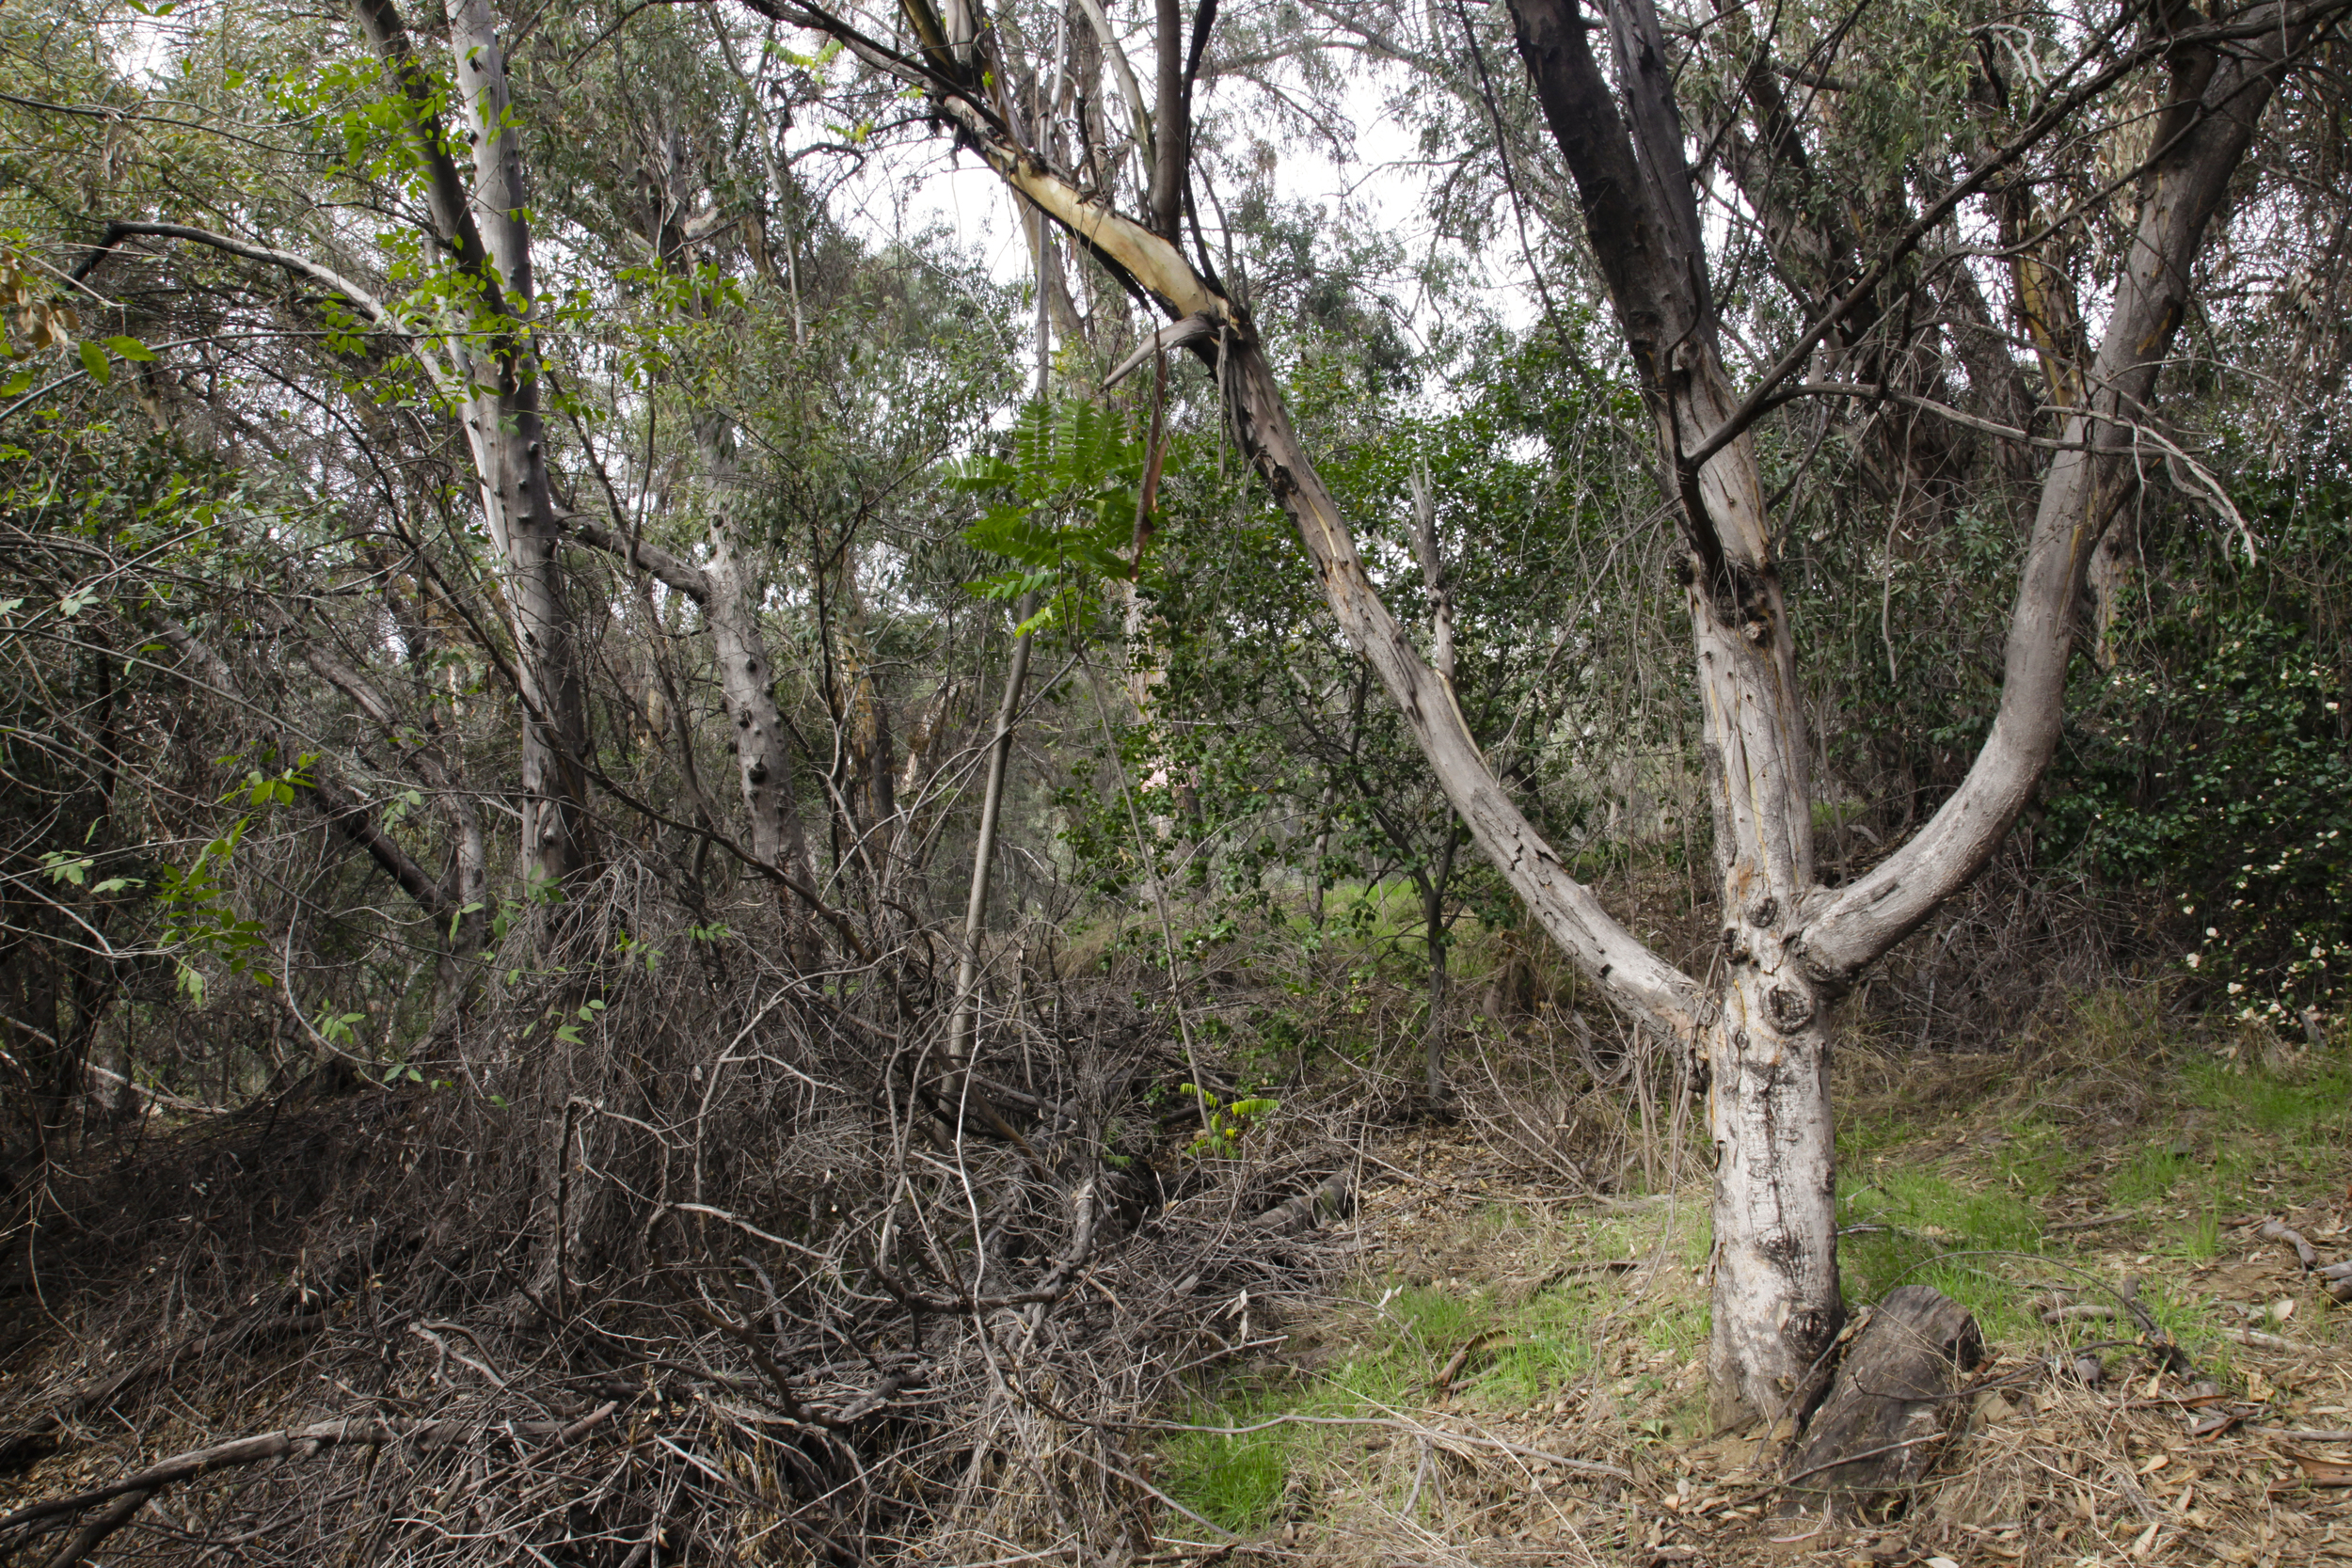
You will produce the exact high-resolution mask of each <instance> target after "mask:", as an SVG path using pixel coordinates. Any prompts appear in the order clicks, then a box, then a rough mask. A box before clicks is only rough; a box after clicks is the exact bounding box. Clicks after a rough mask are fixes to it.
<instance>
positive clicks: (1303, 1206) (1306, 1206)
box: [1251, 1171, 1349, 1236]
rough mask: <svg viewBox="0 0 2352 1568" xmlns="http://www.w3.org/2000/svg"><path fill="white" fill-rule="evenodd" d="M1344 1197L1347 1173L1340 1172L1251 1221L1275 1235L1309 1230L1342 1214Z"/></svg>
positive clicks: (1347, 1191) (1345, 1210)
mask: <svg viewBox="0 0 2352 1568" xmlns="http://www.w3.org/2000/svg"><path fill="white" fill-rule="evenodd" d="M1348 1196H1349V1182H1348V1180H1347V1173H1346V1172H1345V1171H1340V1172H1338V1173H1336V1174H1334V1175H1331V1176H1327V1177H1325V1178H1324V1179H1323V1181H1322V1183H1321V1185H1319V1186H1317V1187H1316V1188H1315V1189H1314V1190H1313V1191H1311V1192H1305V1193H1301V1194H1299V1195H1298V1196H1296V1197H1294V1198H1288V1199H1285V1200H1284V1201H1282V1202H1280V1203H1278V1204H1276V1205H1275V1206H1274V1207H1273V1208H1271V1209H1269V1210H1267V1211H1266V1212H1264V1213H1263V1214H1260V1215H1259V1216H1258V1217H1257V1219H1256V1220H1254V1221H1253V1222H1251V1223H1253V1224H1254V1225H1256V1227H1258V1228H1259V1229H1261V1230H1270V1231H1272V1232H1274V1234H1276V1235H1278V1236H1288V1235H1291V1234H1293V1233H1294V1232H1296V1231H1300V1230H1309V1229H1312V1228H1313V1227H1315V1226H1317V1225H1320V1224H1322V1223H1323V1222H1324V1221H1326V1220H1332V1219H1337V1218H1338V1217H1339V1216H1341V1215H1342V1214H1344V1213H1346V1212H1347V1200H1348Z"/></svg>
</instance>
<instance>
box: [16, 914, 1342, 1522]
mask: <svg viewBox="0 0 2352 1568" xmlns="http://www.w3.org/2000/svg"><path fill="white" fill-rule="evenodd" d="M609 882H610V885H609V886H608V887H607V888H606V889H605V896H603V897H601V898H599V899H597V900H596V901H593V902H589V903H587V904H586V908H587V909H588V910H589V911H593V912H591V913H585V914H574V915H571V916H570V917H569V918H568V919H565V918H563V911H550V912H548V913H547V914H545V915H544V916H543V925H542V927H541V928H539V929H536V930H532V931H522V932H518V933H516V937H515V938H514V939H513V941H514V942H515V943H516V947H515V948H514V950H517V951H522V950H529V951H533V952H535V954H536V955H537V957H536V960H535V962H533V963H532V964H529V965H517V964H514V963H512V962H511V961H510V962H509V963H508V964H507V965H506V966H505V967H503V968H499V969H491V968H488V967H487V966H485V970H484V971H483V973H482V974H479V975H478V976H476V977H475V980H474V982H473V987H474V989H473V991H472V999H471V1001H470V1002H469V1005H468V1006H467V1007H466V1009H465V1010H464V1012H463V1013H462V1015H461V1016H460V1017H459V1018H458V1019H457V1021H456V1022H454V1023H453V1025H452V1026H451V1028H450V1029H449V1030H448V1031H447V1032H446V1034H445V1037H442V1038H440V1039H438V1040H437V1042H436V1047H435V1050H434V1051H433V1052H432V1053H429V1054H420V1055H419V1056H418V1057H417V1058H416V1059H414V1060H412V1061H411V1062H410V1063H408V1064H406V1065H405V1068H404V1069H401V1070H400V1071H398V1072H396V1073H395V1074H394V1079H395V1081H394V1082H392V1083H390V1084H385V1083H382V1082H378V1081H373V1079H360V1078H358V1077H357V1076H356V1075H355V1073H354V1072H353V1071H352V1070H351V1069H350V1068H349V1066H348V1065H347V1064H337V1063H334V1062H332V1061H329V1062H327V1063H326V1064H324V1065H323V1066H322V1068H321V1069H320V1070H319V1071H317V1072H314V1073H312V1074H311V1075H310V1077H309V1078H307V1079H305V1080H303V1081H301V1082H300V1083H297V1084H295V1085H293V1086H291V1087H290V1088H288V1089H287V1090H286V1091H285V1092H283V1093H279V1094H277V1095H274V1096H272V1097H271V1098H269V1099H268V1100H267V1101H262V1102H259V1103H256V1104H254V1105H252V1106H250V1107H247V1108H246V1109H243V1110H241V1111H238V1112H237V1113H235V1114H233V1115H229V1116H222V1117H204V1118H188V1119H186V1120H184V1121H183V1122H181V1123H180V1124H177V1125H174V1124H172V1123H171V1122H170V1121H169V1119H168V1118H167V1117H160V1115H159V1116H158V1117H151V1118H150V1120H149V1121H148V1122H146V1123H144V1124H142V1130H141V1131H140V1132H139V1135H138V1136H137V1137H135V1138H134V1139H131V1140H129V1141H127V1142H125V1143H123V1144H122V1145H120V1146H119V1148H118V1150H117V1154H116V1158H115V1160H114V1163H113V1164H111V1165H110V1166H103V1167H101V1168H92V1169H87V1170H84V1171H81V1172H66V1171H63V1170H55V1171H52V1172H51V1173H50V1175H49V1177H48V1181H49V1187H48V1192H49V1196H48V1198H47V1200H46V1201H45V1203H44V1205H43V1206H42V1207H41V1208H40V1223H39V1224H38V1225H30V1226H22V1227H19V1234H18V1235H16V1236H15V1237H14V1238H12V1247H13V1252H12V1256H13V1259H14V1267H15V1271H16V1273H15V1283H16V1286H17V1291H16V1293H15V1294H14V1295H13V1296H12V1297H11V1298H10V1300H11V1302H12V1304H13V1306H14V1307H15V1308H16V1310H14V1311H13V1312H12V1313H11V1314H10V1316H11V1318H12V1319H13V1323H14V1328H13V1331H12V1338H13V1340H14V1342H15V1347H16V1350H15V1355H14V1358H13V1360H14V1364H15V1366H17V1367H18V1368H20V1369H22V1370H20V1371H19V1372H18V1373H17V1375H15V1376H13V1377H12V1378H11V1379H10V1381H9V1383H8V1386H7V1389H6V1393H5V1396H4V1397H0V1467H4V1468H5V1470H6V1472H7V1483H6V1493H5V1497H0V1557H5V1558H7V1559H8V1560H24V1561H39V1562H55V1563H58V1564H67V1563H72V1562H77V1561H80V1560H84V1559H85V1558H86V1557H87V1555H88V1554H90V1553H92V1552H96V1551H100V1550H101V1549H102V1548H103V1560H105V1561H107V1562H109V1563H128V1562H150V1561H151V1562H166V1561H174V1562H177V1561H196V1560H213V1559H214V1558H215V1554H221V1553H226V1554H227V1555H228V1556H230V1558H232V1559H233V1560H238V1561H243V1562H253V1563H276V1562H286V1563H294V1562H305V1563H308V1562H318V1561H324V1560H345V1561H353V1562H374V1561H398V1562H408V1563H447V1564H456V1563H488V1562H500V1563H509V1562H518V1561H536V1562H547V1563H564V1564H580V1565H583V1568H589V1565H596V1568H604V1565H611V1568H639V1565H641V1564H651V1563H665V1562H671V1561H678V1560H710V1561H721V1560H738V1561H785V1560H790V1561H803V1560H814V1559H822V1560H828V1561H840V1562H850V1561H866V1560H893V1559H898V1558H901V1557H904V1556H906V1555H908V1554H911V1553H914V1552H916V1551H917V1550H918V1549H919V1550H920V1552H921V1554H922V1555H924V1556H926V1557H939V1556H943V1555H944V1556H945V1557H946V1558H947V1560H957V1561H967V1562H978V1561H986V1560H992V1559H996V1558H1001V1557H1009V1556H1015V1555H1018V1554H1021V1553H1024V1552H1029V1551H1038V1550H1044V1549H1064V1550H1069V1549H1074V1550H1079V1551H1081V1552H1083V1553H1087V1554H1101V1553H1105V1552H1112V1551H1115V1550H1117V1549H1119V1548H1120V1546H1122V1545H1124V1546H1126V1547H1127V1548H1128V1549H1131V1550H1139V1549H1148V1547H1147V1545H1146V1544H1147V1543H1148V1542H1149V1541H1150V1540H1151V1539H1152V1528H1153V1526H1152V1521H1153V1519H1154V1518H1164V1517H1166V1516H1167V1515H1165V1514H1164V1513H1162V1512H1161V1510H1162V1508H1163V1506H1164V1504H1165V1501H1166V1499H1163V1498H1160V1497H1158V1495H1157V1494H1156V1493H1155V1491H1154V1490H1153V1488H1152V1486H1151V1484H1150V1483H1149V1481H1148V1480H1147V1479H1146V1477H1145V1476H1144V1474H1143V1473H1142V1469H1141V1467H1140V1466H1139V1465H1138V1464H1137V1462H1136V1457H1135V1455H1134V1454H1133V1453H1132V1452H1131V1451H1130V1449H1128V1448H1127V1447H1126V1446H1125V1441H1124V1440H1123V1439H1122V1437H1121V1435H1120V1426H1119V1425H1118V1422H1119V1421H1120V1419H1121V1418H1129V1417H1132V1416H1133V1415H1134V1414H1136V1412H1137V1411H1139V1410H1140V1409H1142V1408H1143V1407H1145V1406H1147V1405H1149V1404H1150V1403H1151V1402H1153V1401H1154V1400H1156V1399H1159V1398H1162V1397H1164V1396H1165V1394H1166V1393H1167V1392H1168V1390H1169V1389H1170V1388H1171V1387H1172V1386H1174V1385H1175V1383H1176V1381H1177V1380H1179V1379H1181V1378H1183V1377H1184V1376H1185V1375H1186V1374H1188V1373H1192V1372H1195V1371H1197V1370H1200V1369H1203V1368H1206V1367H1209V1366H1212V1365H1214V1364H1216V1362H1218V1361H1219V1360H1221V1359H1223V1358H1225V1357H1228V1356H1232V1355H1234V1354H1240V1353H1242V1352H1244V1351H1245V1350H1247V1349H1248V1348H1249V1347H1250V1346H1252V1345H1253V1344H1263V1343H1264V1342H1265V1341H1266V1339H1267V1338H1268V1337H1269V1336H1270V1335H1271V1334H1272V1333H1273V1332H1275V1331H1274V1330H1273V1328H1272V1324H1273V1323H1274V1322H1275V1321H1276V1315H1277V1314H1279V1311H1280V1310H1281V1303H1282V1302H1283V1300H1284V1298H1285V1297H1286V1296H1294V1295H1295V1294H1296V1293H1297V1292H1298V1291H1301V1290H1302V1289H1304V1288H1306V1287H1309V1286H1311V1284H1312V1283H1313V1282H1314V1281H1315V1280H1316V1279H1317V1278H1318V1276H1319V1275H1321V1274H1322V1273H1323V1272H1324V1271H1325V1270H1326V1269H1327V1267H1328V1266H1330V1265H1331V1264H1332V1263H1333V1262H1334V1261H1335V1260H1336V1257H1337V1250H1338V1249H1337V1248H1335V1247H1334V1246H1332V1245H1331V1244H1329V1243H1326V1242H1322V1241H1319V1240H1318V1238H1317V1230H1316V1227H1317V1224H1318V1222H1319V1221H1322V1220H1324V1219H1327V1217H1328V1216H1329V1214H1330V1213H1331V1212H1332V1211H1333V1209H1334V1207H1335V1206H1336V1205H1337V1204H1339V1203H1341V1202H1343V1201H1344V1196H1345V1182H1344V1180H1343V1179H1342V1178H1341V1175H1340V1170H1341V1165H1340V1158H1339V1151H1340V1149H1341V1142H1340V1139H1339V1137H1338V1135H1337V1134H1338V1132H1339V1129H1340V1123H1341V1120H1342V1118H1341V1117H1340V1116H1339V1113H1338V1112H1337V1110H1336V1109H1334V1108H1328V1107H1325V1106H1321V1105H1318V1104H1315V1103H1311V1102H1308V1101H1285V1102H1284V1103H1283V1104H1282V1106H1281V1107H1280V1109H1279V1113H1277V1114H1271V1115H1261V1116H1258V1117H1253V1118H1252V1119H1251V1122H1250V1124H1249V1126H1248V1131H1247V1134H1246V1135H1244V1136H1236V1137H1232V1138H1227V1137H1224V1136H1221V1135H1219V1136H1215V1137H1211V1136H1208V1135H1207V1133H1208V1132H1209V1128H1208V1126H1207V1122H1208V1121H1209V1120H1210V1119H1211V1113H1210V1106H1211V1103H1212V1102H1211V1101H1208V1100H1204V1099H1203V1098H1202V1096H1201V1093H1200V1091H1201V1090H1203V1089H1205V1090H1206V1091H1208V1093H1209V1095H1211V1096H1220V1097H1222V1098H1223V1100H1224V1101H1230V1100H1231V1098H1232V1095H1233V1094H1234V1093H1235V1092H1236V1090H1237V1087H1238V1085H1233V1084H1232V1083H1231V1082H1229V1081H1227V1080H1225V1079H1223V1078H1221V1077H1220V1076H1218V1074H1217V1073H1216V1069H1215V1066H1214V1064H1210V1063H1195V1062H1192V1061H1188V1060H1186V1055H1187V1053H1185V1052H1184V1050H1183V1049H1182V1048H1181V1046H1180V1045H1178V1044H1177V1043H1175V1042H1176V1041H1178V1040H1180V1039H1181V1038H1182V1036H1181V1033H1180V1032H1179V1031H1176V1030H1174V1029H1173V1028H1171V1026H1170V1025H1171V1020H1170V1018H1169V1016H1168V1012H1167V1010H1166V1008H1167V993H1168V987H1167V985H1166V978H1165V976H1164V975H1159V974H1152V973H1150V972H1148V971H1144V970H1140V969H1137V968H1136V967H1134V966H1132V965H1130V966H1127V967H1124V968H1120V967H1118V966H1113V967H1111V968H1109V969H1106V970H1101V971H1098V972H1097V973H1095V974H1089V975H1082V976H1076V977H1068V976H1062V975H1059V974H1057V973H1056V972H1055V968H1054V965H1053V964H1052V963H1051V962H1050V960H1049V959H1041V960H1040V961H1037V962H1027V961H1025V960H1019V959H1016V958H1013V957H1012V956H1011V955H1015V954H1025V953H1026V951H1027V949H1026V947H1025V946H1024V945H1022V944H1018V943H1006V944H1004V945H1003V947H1002V949H1001V951H999V952H998V954H997V958H998V962H997V965H996V968H997V971H998V973H996V974H993V975H992V976H991V977H990V983H989V984H987V985H986V986H985V987H984V988H983V992H984V995H985V996H986V998H987V1001H986V1005H985V1007H984V1010H983V1012H982V1016H981V1020H980V1023H979V1026H978V1027H977V1029H976V1030H974V1031H972V1044H971V1045H970V1046H969V1047H968V1048H965V1049H964V1051H963V1053H962V1054H961V1057H958V1058H952V1059H951V1057H950V1055H949V1053H948V1036H949V1031H948V1030H947V1027H946V1013H947V1011H948V1006H947V999H948V998H949V997H950V996H951V995H952V994H953V990H952V976H951V975H949V974H943V973H942V971H941V970H940V968H939V967H938V965H937V964H936V963H935V962H934V961H933V955H934V954H935V953H936V952H937V951H938V950H939V944H938V943H936V942H931V943H928V944H927V942H925V941H924V940H923V938H922V934H921V933H917V934H916V935H915V936H914V938H912V939H911V940H907V941H904V942H899V943H898V944H896V945H895V946H893V947H891V948H889V949H886V950H882V949H876V948H874V947H873V946H872V945H871V944H870V943H869V944H868V951H867V954H866V957H864V958H858V957H856V956H855V955H854V954H852V955H850V956H849V957H847V958H844V959H843V960H842V961H840V962H839V963H837V964H836V965H834V966H833V967H831V968H823V967H814V966H807V965H787V964H786V963H784V962H781V961H776V960H772V959H770V958H766V957H763V955H764V954H768V953H773V952H781V951H789V947H788V944H787V942H783V941H778V942H772V943H770V942H754V941H745V940H735V941H721V942H713V941H710V940H707V928H706V936H705V937H698V936H697V935H696V934H695V933H694V932H691V931H690V930H688V929H687V928H686V927H687V926H688V924H689V921H688V918H687V916H686V915H684V914H683V913H680V912H678V911H675V910H672V909H667V908H665V905H664V903H663V901H662V900H661V899H660V897H658V896H657V895H655V894H654V893H653V892H652V891H649V890H648V889H646V888H643V887H631V886H628V885H626V884H625V883H623V882H622V881H621V880H620V879H618V878H617V877H615V878H612V879H609ZM624 939H626V940H624ZM656 955H659V956H658V957H657V956H656ZM1184 1085H1197V1086H1196V1087H1194V1088H1191V1089H1186V1088H1185V1087H1184ZM41 1302H46V1303H47V1304H48V1308H47V1310H46V1311H43V1310H42V1309H41V1308H40V1306H39V1304H40V1303H41Z"/></svg>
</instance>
